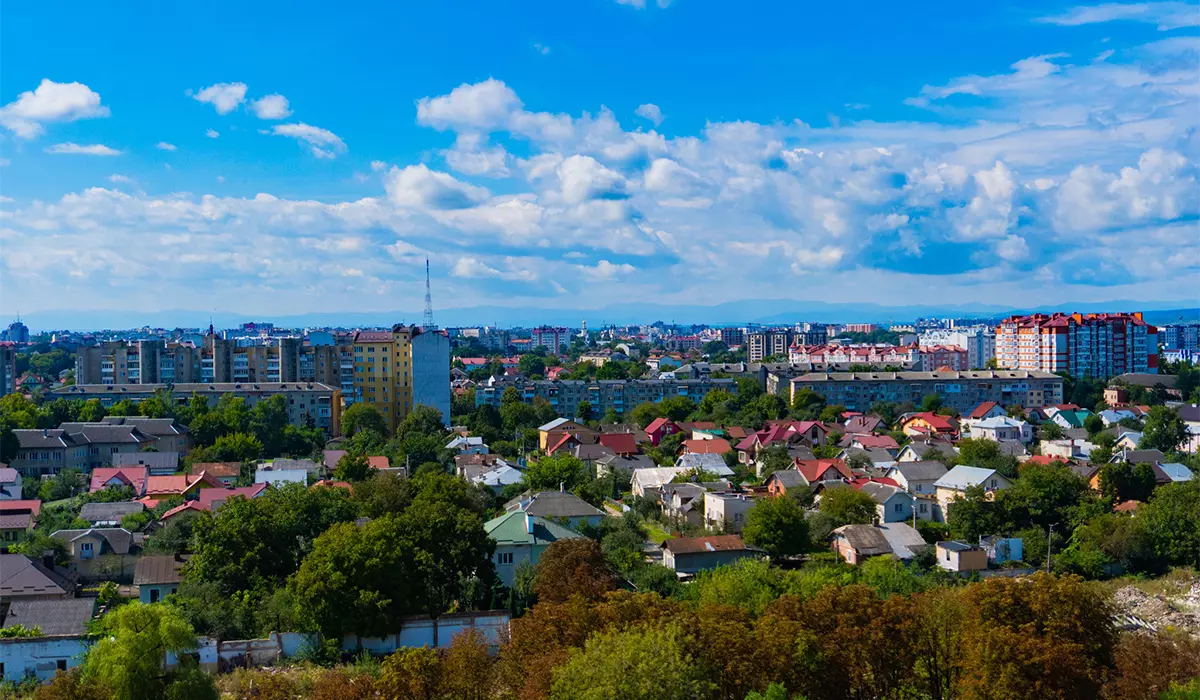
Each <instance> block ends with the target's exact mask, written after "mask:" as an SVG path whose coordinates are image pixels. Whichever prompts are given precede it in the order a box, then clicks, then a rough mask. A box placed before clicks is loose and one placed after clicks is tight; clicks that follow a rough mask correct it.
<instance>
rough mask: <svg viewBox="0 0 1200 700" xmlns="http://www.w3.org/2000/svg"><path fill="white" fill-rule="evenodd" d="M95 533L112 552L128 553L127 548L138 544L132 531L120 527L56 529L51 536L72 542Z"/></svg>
mask: <svg viewBox="0 0 1200 700" xmlns="http://www.w3.org/2000/svg"><path fill="white" fill-rule="evenodd" d="M89 533H90V534H92V535H96V536H98V537H100V538H102V539H104V540H106V541H107V542H108V546H109V547H111V548H112V551H113V553H114V554H129V550H130V549H131V548H132V547H133V546H134V545H135V544H138V542H137V539H138V538H137V537H135V536H134V534H133V533H132V532H130V531H129V530H126V529H124V528H120V527H92V528H88V529H86V530H58V531H56V532H54V533H53V534H52V535H51V537H54V538H57V539H60V540H62V541H63V542H67V543H70V542H74V541H75V540H77V539H79V538H80V537H82V536H84V535H87V534H89Z"/></svg>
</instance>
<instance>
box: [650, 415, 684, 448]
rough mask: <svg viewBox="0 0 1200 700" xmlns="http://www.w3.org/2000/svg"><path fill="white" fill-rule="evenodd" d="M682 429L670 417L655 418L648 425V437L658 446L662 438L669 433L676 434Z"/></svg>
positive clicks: (651, 442)
mask: <svg viewBox="0 0 1200 700" xmlns="http://www.w3.org/2000/svg"><path fill="white" fill-rule="evenodd" d="M681 430H682V429H681V428H680V427H679V425H678V424H677V423H675V421H673V420H671V419H670V418H655V419H654V420H652V421H650V425H647V426H646V430H645V432H646V437H648V438H650V444H651V445H654V446H656V447H657V446H658V443H660V442H662V439H663V438H665V437H666V436H668V435H674V434H675V433H678V432H680V431H681Z"/></svg>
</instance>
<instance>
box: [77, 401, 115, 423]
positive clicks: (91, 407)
mask: <svg viewBox="0 0 1200 700" xmlns="http://www.w3.org/2000/svg"><path fill="white" fill-rule="evenodd" d="M106 415H108V412H107V411H105V410H104V404H102V403H100V399H88V400H87V401H84V402H83V405H82V406H80V407H79V420H80V421H82V422H84V423H98V422H100V421H101V420H103V419H104V417H105V416H106Z"/></svg>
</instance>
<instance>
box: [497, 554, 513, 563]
mask: <svg viewBox="0 0 1200 700" xmlns="http://www.w3.org/2000/svg"><path fill="white" fill-rule="evenodd" d="M499 557H500V563H501V564H511V563H513V553H512V552H500V554H499Z"/></svg>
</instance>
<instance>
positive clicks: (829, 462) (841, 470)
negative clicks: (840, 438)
mask: <svg viewBox="0 0 1200 700" xmlns="http://www.w3.org/2000/svg"><path fill="white" fill-rule="evenodd" d="M796 469H797V470H799V472H800V473H801V474H803V475H804V478H805V479H807V480H808V482H809V483H812V482H814V481H820V480H821V479H822V477H823V475H824V474H825V472H827V471H829V470H830V469H832V470H834V471H836V472H837V473H838V476H839V477H840V478H843V479H846V480H847V481H849V480H850V479H853V478H854V472H852V471H850V467H848V466H846V463H845V462H843V461H842V460H840V459H813V460H802V461H797V462H796Z"/></svg>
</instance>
